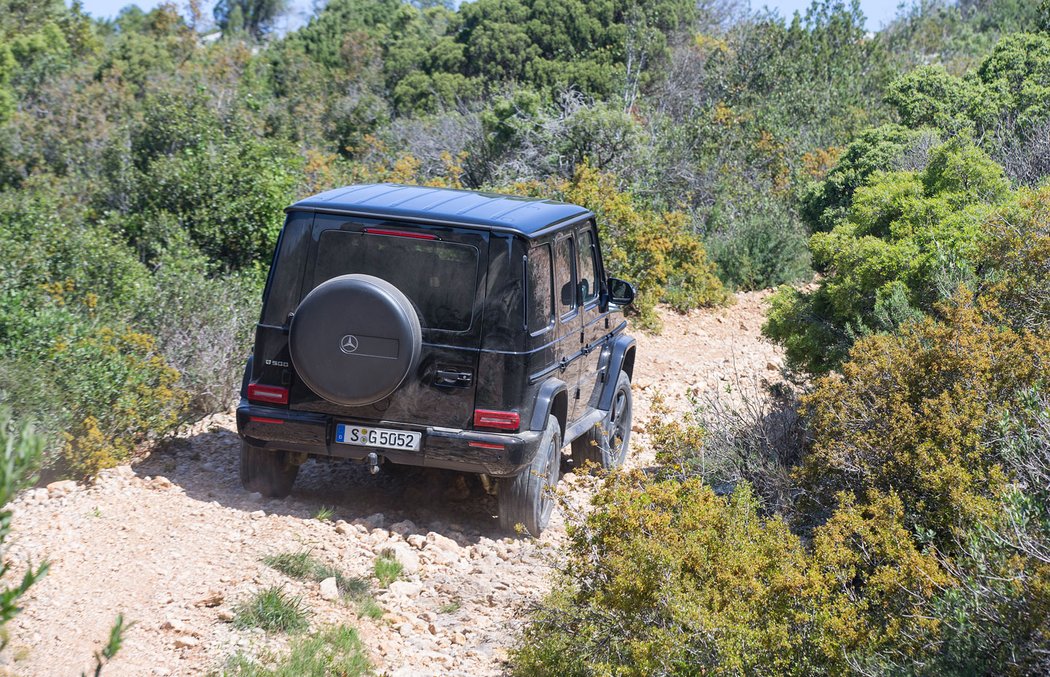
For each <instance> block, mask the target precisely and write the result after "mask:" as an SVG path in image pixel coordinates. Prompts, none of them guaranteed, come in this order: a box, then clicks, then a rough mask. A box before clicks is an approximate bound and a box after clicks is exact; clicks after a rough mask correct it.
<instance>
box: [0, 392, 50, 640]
mask: <svg viewBox="0 0 1050 677" xmlns="http://www.w3.org/2000/svg"><path fill="white" fill-rule="evenodd" d="M44 442H45V440H44V438H43V437H41V436H40V435H37V434H36V433H35V432H34V431H33V428H32V426H30V425H28V424H21V425H19V424H17V423H15V422H13V421H12V420H11V417H10V414H9V413H8V412H7V411H4V410H0V453H2V454H3V455H2V457H0V554H3V549H4V546H5V543H6V542H7V538H8V536H10V535H11V509H10V508H8V507H7V506H8V505H9V504H10V503H11V501H13V500H14V499H15V496H16V494H17V493H18V492H19V491H21V490H22V489H24V488H25V487H27V486H28V485H30V484H32V483H33V481H34V479H35V477H34V473H35V472H36V470H37V468H38V467H39V465H40V460H41V455H42V453H43V450H44ZM10 569H11V564H10V563H9V562H8V561H7V560H6V558H5V559H4V561H3V562H2V563H0V578H2V577H3V576H5V575H7V573H8V571H10ZM47 569H48V564H47V563H46V562H45V563H43V564H41V565H40V566H37V567H32V566H30V567H29V568H28V569H26V572H25V574H23V575H22V580H21V581H20V582H19V583H18V584H17V585H15V586H13V587H7V586H4V587H3V588H2V589H0V629H2V628H3V626H5V625H7V622H8V621H10V620H11V619H12V618H14V617H15V616H16V615H18V613H19V612H20V611H21V610H22V608H21V607H20V606H19V605H18V603H19V600H20V599H21V598H22V596H23V595H25V594H26V592H27V591H28V590H29V588H30V587H32V585H33V584H34V583H36V582H37V581H38V580H40V578H41V577H42V576H43V575H44V574H46V573H47ZM5 643H6V642H5Z"/></svg>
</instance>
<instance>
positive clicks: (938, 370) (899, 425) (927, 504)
mask: <svg viewBox="0 0 1050 677" xmlns="http://www.w3.org/2000/svg"><path fill="white" fill-rule="evenodd" d="M1048 378H1050V339H1048V338H1047V337H1046V336H1045V335H1044V336H1039V335H1034V334H1031V333H1028V332H1016V331H1014V330H1012V329H1010V328H1008V327H1002V326H1000V325H999V323H998V321H997V318H996V317H995V316H994V315H993V316H992V317H991V318H986V317H984V316H982V313H981V312H980V311H979V309H977V308H975V307H973V305H972V298H971V297H969V296H967V295H965V294H964V295H961V296H960V297H958V298H956V299H955V301H954V303H953V304H952V305H951V306H950V307H948V308H947V309H945V320H944V321H943V322H937V321H934V320H930V319H926V320H923V321H921V322H917V323H915V324H912V325H909V326H908V327H906V328H905V329H904V330H903V331H902V332H901V333H900V334H899V335H895V336H894V335H879V336H872V337H868V338H866V339H864V340H862V341H860V342H858V343H857V345H856V346H855V347H854V348H853V350H852V352H851V353H850V360H849V361H848V362H846V363H845V364H844V365H843V366H842V372H841V374H835V375H832V376H829V377H826V378H824V379H822V380H820V381H818V383H817V387H816V389H815V390H814V392H813V393H812V394H811V395H809V396H808V397H807V398H806V399H805V404H806V407H807V410H808V417H809V420H810V431H811V434H812V435H813V438H814V443H813V448H812V451H811V452H810V453H809V454H808V455H807V456H806V458H805V460H804V461H803V463H802V465H801V468H800V469H799V472H798V480H799V482H800V483H801V486H802V488H803V490H804V493H805V497H806V498H805V501H804V502H805V503H806V504H807V505H809V506H810V507H811V510H813V511H814V513H815V514H813V515H811V516H810V518H811V519H813V520H817V519H819V516H820V515H823V514H827V512H829V511H830V510H833V509H834V507H835V504H836V502H837V501H838V500H840V497H841V496H842V492H848V493H850V494H852V495H853V496H857V497H862V496H864V495H866V494H867V493H868V492H869V491H871V490H873V489H874V490H879V491H881V492H884V493H885V492H889V491H891V490H892V491H894V492H895V493H896V494H897V495H898V496H900V497H901V499H902V500H904V502H905V504H906V505H907V506H908V514H909V527H910V528H911V529H912V530H913V531H915V532H916V533H920V532H925V533H928V534H929V535H930V537H931V538H936V539H937V543H938V545H939V546H940V547H942V548H945V547H947V546H946V541H950V540H952V539H954V538H956V537H959V536H960V535H961V534H960V533H959V532H958V529H959V528H962V527H966V526H967V525H972V524H976V523H979V522H981V521H982V520H987V519H988V518H989V517H990V516H991V515H992V514H993V512H994V510H993V508H992V503H993V498H994V497H995V495H996V494H997V492H999V491H1000V490H1001V489H1002V482H1004V481H1005V477H1004V476H1003V475H1002V473H1001V472H1000V471H999V470H997V468H999V467H1001V466H1002V465H1003V461H1004V459H1003V458H1001V457H999V456H998V455H997V450H996V447H995V445H994V444H993V441H994V440H995V439H996V438H997V436H998V431H997V429H996V424H997V423H998V422H999V420H1000V419H1002V418H1003V417H1004V416H1006V415H1007V413H1009V412H1011V411H1012V410H1015V409H1018V408H1019V406H1020V404H1021V403H1022V401H1021V399H1019V398H1021V397H1022V394H1023V393H1024V392H1026V391H1027V390H1028V389H1030V388H1032V387H1035V386H1037V385H1039V384H1041V383H1045V382H1046V381H1047V380H1048Z"/></svg>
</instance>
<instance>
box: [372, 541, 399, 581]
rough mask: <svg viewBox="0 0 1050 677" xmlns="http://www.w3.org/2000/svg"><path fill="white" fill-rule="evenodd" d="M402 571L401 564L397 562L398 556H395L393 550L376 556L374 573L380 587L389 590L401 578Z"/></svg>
mask: <svg viewBox="0 0 1050 677" xmlns="http://www.w3.org/2000/svg"><path fill="white" fill-rule="evenodd" d="M402 569H403V567H402V566H401V562H398V561H397V556H396V555H394V552H393V551H392V550H384V551H383V552H381V553H379V554H378V555H377V556H376V561H375V564H374V566H373V567H372V572H373V573H374V574H375V577H376V579H377V580H378V581H379V587H381V588H387V587H390V584H391V583H393V582H394V581H396V580H397V579H398V578H399V577H400V576H401V570H402Z"/></svg>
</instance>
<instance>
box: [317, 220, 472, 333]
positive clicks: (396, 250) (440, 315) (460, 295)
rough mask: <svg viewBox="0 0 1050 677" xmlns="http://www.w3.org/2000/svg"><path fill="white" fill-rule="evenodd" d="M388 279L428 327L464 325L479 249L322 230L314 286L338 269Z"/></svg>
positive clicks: (448, 328)
mask: <svg viewBox="0 0 1050 677" xmlns="http://www.w3.org/2000/svg"><path fill="white" fill-rule="evenodd" d="M348 273H363V274H365V275H373V276H375V277H378V278H381V279H383V280H386V281H387V282H389V283H390V284H392V285H394V286H395V287H397V288H398V289H400V290H401V292H402V293H404V295H405V296H407V297H408V299H409V300H410V301H411V302H412V303H413V304H414V305H415V307H416V311H417V312H418V313H419V316H420V323H421V324H422V325H423V327H424V328H426V329H438V330H442V331H466V330H468V329H470V318H471V314H472V312H473V308H474V295H475V293H476V291H477V284H476V280H477V273H478V250H477V249H476V248H475V247H472V246H470V245H465V244H459V243H456V242H441V241H437V240H417V239H413V238H406V237H397V236H391V235H374V234H365V233H355V232H350V231H344V230H326V231H324V232H323V233H321V239H320V241H319V242H318V247H317V263H316V264H315V265H314V286H315V287H316V286H317V285H319V284H321V283H322V282H324V281H325V280H329V279H331V278H333V277H338V276H339V275H346V274H348Z"/></svg>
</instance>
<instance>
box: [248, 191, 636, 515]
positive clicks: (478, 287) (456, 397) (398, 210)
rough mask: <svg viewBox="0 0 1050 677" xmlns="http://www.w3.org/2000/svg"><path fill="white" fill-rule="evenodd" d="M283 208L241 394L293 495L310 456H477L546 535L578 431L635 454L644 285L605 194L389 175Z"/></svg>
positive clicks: (260, 486) (266, 455)
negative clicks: (522, 192) (618, 236)
mask: <svg viewBox="0 0 1050 677" xmlns="http://www.w3.org/2000/svg"><path fill="white" fill-rule="evenodd" d="M286 211H287V219H286V221H285V224H284V228H283V229H282V231H281V235H280V239H279V240H278V242H277V248H276V251H275V252H274V257H273V265H272V267H271V268H270V276H269V279H268V280H267V283H266V290H265V291H264V293H263V308H262V315H261V317H260V320H259V324H258V328H257V329H256V334H255V348H254V351H253V355H252V356H251V357H250V358H249V359H248V364H247V366H246V368H245V371H244V382H243V385H242V387H241V401H240V405H239V406H238V408H237V429H238V431H239V433H240V436H241V438H242V439H243V443H242V446H241V481H242V483H243V484H244V487H245V488H246V489H248V490H250V491H258V492H261V493H263V494H265V495H267V496H276V497H283V496H286V495H288V493H289V492H290V491H291V488H292V484H293V483H294V482H295V477H296V474H297V473H298V470H299V465H301V464H302V463H303V462H305V461H306V459H307V458H308V457H310V456H328V457H338V458H349V459H356V460H363V461H367V462H368V463H370V464H371V466H372V471H373V472H377V471H378V470H379V468H380V466H381V465H383V464H386V463H393V464H405V465H415V466H426V467H434V468H446V469H452V470H460V471H466V472H474V473H480V474H482V475H483V478H482V479H483V480H484V481H485V483H486V486H489V487H493V486H494V487H495V489H496V494H497V497H498V503H499V514H500V522H501V525H502V526H503V527H504V528H513V527H514V526H515V525H516V524H519V523H520V524H523V525H524V526H525V528H526V529H527V530H528V531H529V532H530V533H532V534H533V535H539V533H540V531H541V530H542V529H543V528H544V527H545V526H546V524H547V520H548V518H549V517H550V512H551V508H552V507H553V499H552V497H551V492H550V491H548V489H549V488H550V487H553V486H554V485H555V484H556V483H557V481H558V475H559V469H560V460H561V453H560V452H561V449H562V447H563V446H564V444H565V443H566V442H570V441H571V442H572V455H573V460H574V462H576V463H582V462H583V461H592V462H595V463H597V464H599V465H601V466H603V467H606V468H609V467H614V466H618V465H619V464H621V463H622V462H623V459H624V456H625V454H626V452H627V443H628V439H629V438H630V434H631V374H632V371H633V368H634V357H635V342H634V339H632V338H631V337H630V336H628V335H627V334H626V333H625V328H626V322H625V321H624V320H623V317H622V315H620V314H616V311H618V310H620V309H621V308H623V307H624V306H626V305H627V304H629V303H631V301H632V300H633V298H634V289H633V287H631V285H630V284H628V283H626V282H623V281H621V280H617V279H615V278H609V279H606V278H605V275H604V272H603V267H602V256H601V248H600V246H599V241H598V234H597V230H596V225H595V219H594V214H592V213H591V212H589V211H587V210H586V209H583V208H582V207H578V206H576V205H571V204H564V203H559V202H553V201H549V200H536V199H523V198H518V197H510V196H505V195H495V194H486V193H476V192H469V191H461V190H447V189H438V188H422V187H415V186H401V185H392V184H376V185H360V186H349V187H345V188H339V189H336V190H331V191H328V192H325V193H321V194H319V195H315V196H313V197H311V198H307V199H305V200H302V201H300V202H297V203H295V204H294V205H292V206H291V207H289V208H288V209H287V210H286ZM491 479H497V480H498V482H490V481H489V480H491Z"/></svg>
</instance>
